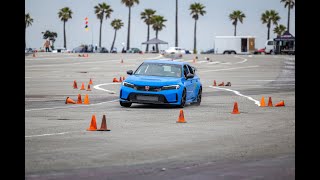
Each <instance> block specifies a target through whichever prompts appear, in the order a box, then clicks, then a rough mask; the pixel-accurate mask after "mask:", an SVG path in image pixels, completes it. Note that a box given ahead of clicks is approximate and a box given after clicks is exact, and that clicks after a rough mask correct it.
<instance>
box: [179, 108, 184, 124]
mask: <svg viewBox="0 0 320 180" xmlns="http://www.w3.org/2000/svg"><path fill="white" fill-rule="evenodd" d="M177 123H186V121H185V120H184V114H183V110H182V109H180V114H179V118H178V121H177Z"/></svg>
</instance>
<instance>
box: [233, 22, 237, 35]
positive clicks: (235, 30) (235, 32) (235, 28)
mask: <svg viewBox="0 0 320 180" xmlns="http://www.w3.org/2000/svg"><path fill="white" fill-rule="evenodd" d="M233 34H234V36H237V24H235V25H234V33H233Z"/></svg>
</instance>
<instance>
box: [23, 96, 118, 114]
mask: <svg viewBox="0 0 320 180" xmlns="http://www.w3.org/2000/svg"><path fill="white" fill-rule="evenodd" d="M118 100H119V99H114V100H111V101H105V102H101V103H96V104H84V105H81V104H78V105H71V106H58V107H51V108H38V109H26V110H25V111H26V112H29V111H41V110H52V109H68V108H76V107H87V106H96V105H100V104H105V103H110V102H115V101H118Z"/></svg>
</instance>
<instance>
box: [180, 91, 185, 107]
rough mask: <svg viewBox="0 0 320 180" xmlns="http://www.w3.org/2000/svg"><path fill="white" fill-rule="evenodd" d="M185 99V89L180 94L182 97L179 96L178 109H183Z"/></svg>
mask: <svg viewBox="0 0 320 180" xmlns="http://www.w3.org/2000/svg"><path fill="white" fill-rule="evenodd" d="M186 99H187V93H186V89H184V90H183V92H182V96H181V101H180V105H179V107H180V108H183V107H184V106H185V104H186Z"/></svg>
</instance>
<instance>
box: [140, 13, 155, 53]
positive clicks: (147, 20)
mask: <svg viewBox="0 0 320 180" xmlns="http://www.w3.org/2000/svg"><path fill="white" fill-rule="evenodd" d="M155 13H156V11H155V10H153V9H145V10H144V11H143V12H141V14H140V15H141V19H143V20H144V22H145V23H146V24H147V26H148V34H147V41H149V37H150V25H152V21H151V18H152V16H153V15H154V14H155ZM148 51H149V44H147V47H146V52H148Z"/></svg>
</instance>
